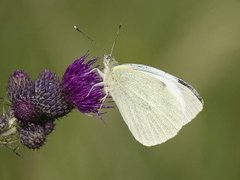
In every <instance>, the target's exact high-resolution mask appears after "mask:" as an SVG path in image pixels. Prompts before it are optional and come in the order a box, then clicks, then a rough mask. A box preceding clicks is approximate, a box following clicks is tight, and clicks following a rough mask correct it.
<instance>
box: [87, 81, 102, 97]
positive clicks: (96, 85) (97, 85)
mask: <svg viewBox="0 0 240 180" xmlns="http://www.w3.org/2000/svg"><path fill="white" fill-rule="evenodd" d="M99 86H104V83H103V82H100V83H97V84H94V85H93V86H92V87H91V89H90V90H89V92H88V94H87V96H86V97H88V96H89V95H90V94H91V92H92V90H93V89H94V88H95V87H99Z"/></svg>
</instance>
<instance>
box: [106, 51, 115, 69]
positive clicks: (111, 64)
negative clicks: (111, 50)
mask: <svg viewBox="0 0 240 180" xmlns="http://www.w3.org/2000/svg"><path fill="white" fill-rule="evenodd" d="M103 63H104V66H105V68H109V69H112V68H113V67H114V66H117V65H118V62H117V61H116V60H115V59H114V57H112V55H111V54H107V55H104V57H103Z"/></svg>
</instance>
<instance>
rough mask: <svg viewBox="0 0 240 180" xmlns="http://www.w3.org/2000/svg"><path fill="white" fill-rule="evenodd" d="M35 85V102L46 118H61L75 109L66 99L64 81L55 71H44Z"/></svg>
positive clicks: (40, 112) (39, 111)
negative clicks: (62, 81)
mask: <svg viewBox="0 0 240 180" xmlns="http://www.w3.org/2000/svg"><path fill="white" fill-rule="evenodd" d="M34 87H35V92H34V96H33V98H32V99H33V104H34V106H35V108H36V109H37V111H38V113H39V114H40V115H41V116H43V117H44V118H46V117H47V118H59V117H62V116H64V115H66V114H68V113H69V112H70V111H71V110H72V109H73V107H72V106H71V105H70V104H69V103H68V102H67V101H66V100H65V96H64V94H63V88H62V83H61V81H60V79H59V78H58V76H57V75H56V74H55V73H53V72H50V71H48V70H45V71H43V72H42V73H41V74H40V75H39V77H38V79H37V80H36V81H35V84H34Z"/></svg>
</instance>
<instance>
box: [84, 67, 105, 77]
mask: <svg viewBox="0 0 240 180" xmlns="http://www.w3.org/2000/svg"><path fill="white" fill-rule="evenodd" d="M92 72H97V73H98V74H99V76H101V78H102V79H104V73H103V72H102V71H100V70H99V69H98V68H93V69H92V70H91V71H89V72H87V73H85V75H88V74H90V73H92Z"/></svg>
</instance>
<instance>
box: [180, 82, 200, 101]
mask: <svg viewBox="0 0 240 180" xmlns="http://www.w3.org/2000/svg"><path fill="white" fill-rule="evenodd" d="M178 82H179V83H180V84H182V85H184V86H185V87H187V88H188V89H190V90H191V91H192V92H193V94H194V95H195V96H196V97H197V98H198V100H199V101H200V102H201V103H202V105H203V104H204V100H203V98H202V97H201V96H200V95H199V93H198V92H197V91H196V90H195V89H194V88H193V87H192V86H191V85H190V84H188V83H187V82H186V81H184V80H182V79H178Z"/></svg>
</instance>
